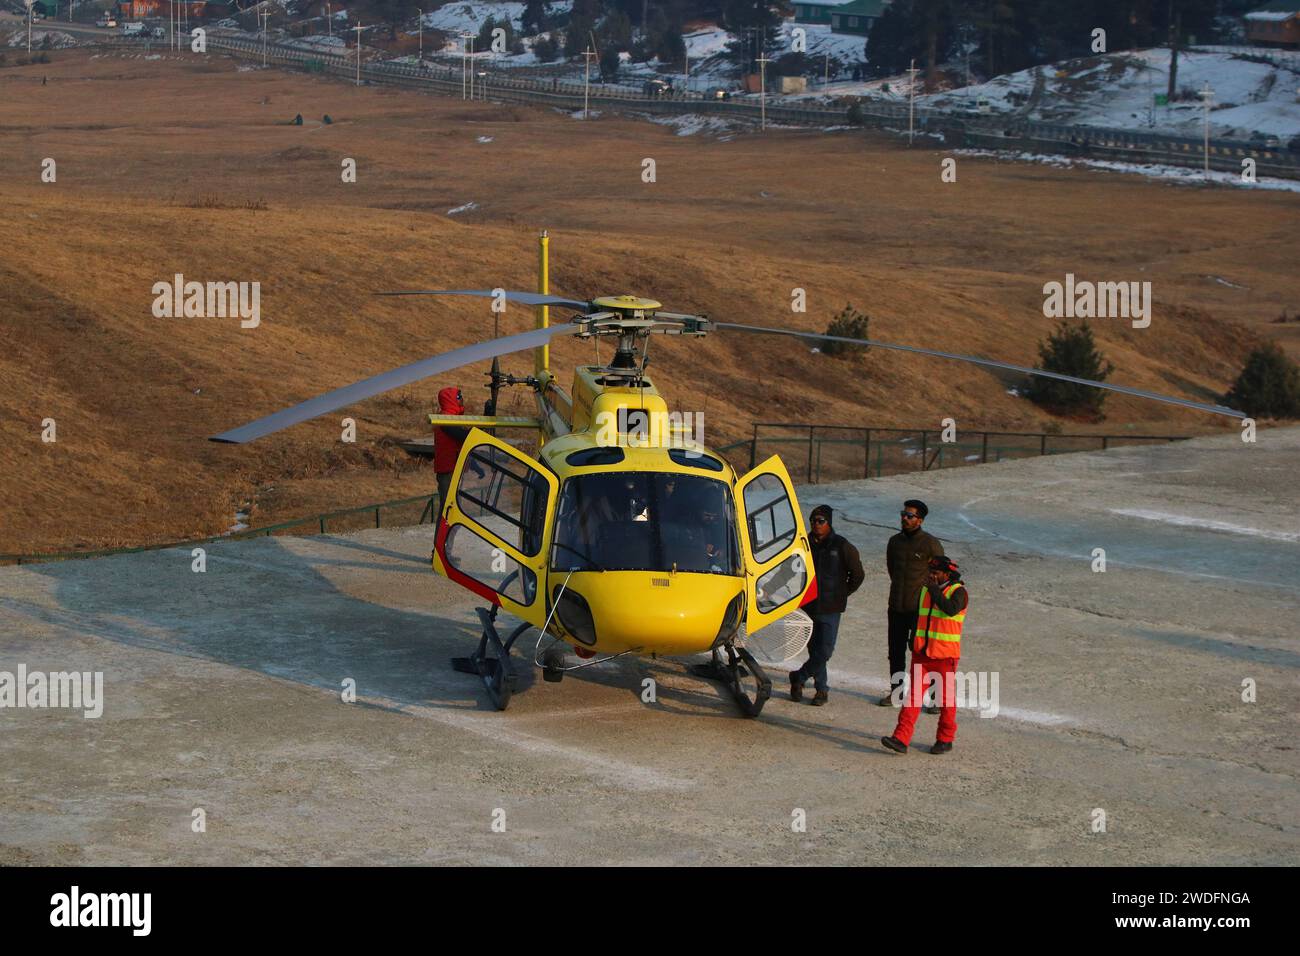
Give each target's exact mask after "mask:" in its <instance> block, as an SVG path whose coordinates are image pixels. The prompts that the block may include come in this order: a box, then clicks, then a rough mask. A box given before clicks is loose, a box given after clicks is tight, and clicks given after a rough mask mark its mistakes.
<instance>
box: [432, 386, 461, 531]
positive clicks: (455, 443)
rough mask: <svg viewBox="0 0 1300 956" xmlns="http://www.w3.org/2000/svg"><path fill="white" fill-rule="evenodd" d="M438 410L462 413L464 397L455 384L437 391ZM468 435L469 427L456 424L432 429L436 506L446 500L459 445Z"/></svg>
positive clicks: (454, 413)
mask: <svg viewBox="0 0 1300 956" xmlns="http://www.w3.org/2000/svg"><path fill="white" fill-rule="evenodd" d="M438 411H439V413H441V414H443V415H464V414H465V398H464V396H463V395H461V393H460V389H459V388H456V387H455V386H453V387H451V388H444V389H443V390H442V391H440V392H439V393H438ZM468 437H469V429H468V428H461V427H459V426H457V425H439V426H438V427H436V428H435V429H434V430H433V472H434V474H435V475H436V476H437V479H438V507H439V508H441V507H442V505H443V504H444V503H445V502H446V501H447V492H448V491H449V490H450V489H451V475H452V472H454V471H455V470H456V461H457V459H459V458H460V449H461V446H462V445H464V444H465V439H466V438H468Z"/></svg>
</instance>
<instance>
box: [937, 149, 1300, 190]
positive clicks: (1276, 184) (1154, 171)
mask: <svg viewBox="0 0 1300 956" xmlns="http://www.w3.org/2000/svg"><path fill="white" fill-rule="evenodd" d="M954 152H956V153H959V154H961V155H963V156H984V157H988V158H992V159H1011V160H1016V161H1019V162H1027V163H1042V164H1044V165H1046V166H1057V167H1060V168H1062V169H1065V168H1069V167H1071V166H1087V167H1090V168H1092V169H1105V170H1110V171H1112V172H1117V173H1130V174H1132V175H1136V176H1146V177H1148V178H1150V179H1163V180H1166V181H1168V182H1172V183H1183V184H1186V185H1193V186H1195V185H1201V184H1203V183H1204V182H1205V181H1206V179H1205V173H1204V171H1203V170H1201V169H1198V168H1194V167H1190V166H1165V165H1163V164H1161V163H1121V162H1118V161H1116V160H1111V159H1076V158H1071V157H1067V156H1056V155H1045V154H1043V153H1023V152H1015V151H1013V150H1007V151H1004V152H995V151H992V150H987V149H958V150H954ZM1209 181H1210V182H1212V183H1215V184H1217V185H1220V186H1237V187H1240V188H1242V189H1273V190H1279V191H1282V192H1293V193H1300V181H1296V180H1290V179H1265V178H1260V179H1259V180H1257V181H1256V182H1253V183H1245V182H1242V181H1241V176H1240V174H1238V173H1229V172H1220V171H1218V170H1215V169H1212V170H1210V178H1209Z"/></svg>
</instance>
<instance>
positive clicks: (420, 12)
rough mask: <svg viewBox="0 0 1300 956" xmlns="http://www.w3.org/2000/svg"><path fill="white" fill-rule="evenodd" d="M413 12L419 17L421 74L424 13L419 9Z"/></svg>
mask: <svg viewBox="0 0 1300 956" xmlns="http://www.w3.org/2000/svg"><path fill="white" fill-rule="evenodd" d="M415 12H416V13H418V14H419V15H420V72H421V73H423V72H424V11H423V10H421V9H420V8H419V7H416V8H415Z"/></svg>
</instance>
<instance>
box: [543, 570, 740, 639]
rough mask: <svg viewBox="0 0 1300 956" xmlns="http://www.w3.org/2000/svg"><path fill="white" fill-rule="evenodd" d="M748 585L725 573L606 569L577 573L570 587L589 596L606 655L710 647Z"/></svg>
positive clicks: (593, 622) (595, 624) (588, 602)
mask: <svg viewBox="0 0 1300 956" xmlns="http://www.w3.org/2000/svg"><path fill="white" fill-rule="evenodd" d="M580 578H581V579H582V580H579V579H580ZM743 587H744V581H743V579H741V578H738V577H728V576H726V575H722V574H689V573H678V574H669V573H662V574H661V573H657V572H650V571H606V572H603V573H601V572H581V573H578V574H575V575H573V578H572V580H570V582H569V587H568V589H567V590H570V591H577V592H578V593H579V594H580V595H581V596H582V598H583V600H585V602H586V605H587V608H588V609H589V610H590V614H591V620H592V625H593V628H594V630H595V637H596V647H597V648H599V650H600V652H601V653H605V654H611V653H612V654H617V653H619V652H621V651H627V650H636V649H639V650H640V651H641V652H642V653H645V654H649V653H656V654H669V655H674V654H697V653H700V652H702V651H707V650H708V649H709V648H710V647H711V646H712V645H713V642H714V640H715V639H716V638H717V636H718V631H719V629H720V628H721V626H722V621H723V618H724V617H725V616H726V614H727V610H728V605H729V604H730V603H731V602H732V601H733V600H735V598H736V596H737V595H739V594H740V593H741V591H742V590H743ZM555 590H556V591H558V588H556V589H555ZM566 605H567V602H565V604H562V605H561V608H560V610H561V612H563V611H564V610H565V608H566ZM563 623H565V627H566V629H568V630H570V631H573V630H574V629H573V628H571V627H569V623H568V622H563Z"/></svg>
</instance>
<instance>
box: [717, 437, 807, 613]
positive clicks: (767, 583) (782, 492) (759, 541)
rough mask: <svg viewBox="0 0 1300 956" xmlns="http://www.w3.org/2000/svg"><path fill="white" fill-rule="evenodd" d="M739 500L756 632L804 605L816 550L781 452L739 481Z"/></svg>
mask: <svg viewBox="0 0 1300 956" xmlns="http://www.w3.org/2000/svg"><path fill="white" fill-rule="evenodd" d="M736 503H737V505H738V506H739V510H740V513H741V514H743V515H744V516H745V520H744V521H741V522H738V523H739V525H740V537H741V548H742V550H743V552H744V555H745V589H746V596H747V598H748V601H749V612H748V616H747V617H746V620H745V630H746V631H747V632H748V633H750V634H753V633H754V632H756V631H758V630H759V629H760V628H764V627H766V626H767V625H769V624H771V623H773V622H774V621H778V620H780V619H781V618H783V617H785V616H786V615H787V614H789V613H790V612H791V611H794V610H796V609H797V608H798V607H799V606H800V605H801V604H803V603H804V596H805V595H806V594H807V593H808V591H809V589H810V588H811V587H812V586H813V584H814V581H813V572H812V552H811V550H810V549H809V547H808V533H807V531H806V530H805V529H804V523H803V517H802V515H800V514H799V501H798V499H796V498H795V495H794V485H793V484H792V483H791V481H790V473H789V472H788V471H786V470H785V465H784V464H782V463H781V459H780V458H779V457H778V456H776V455H773V456H772V457H771V458H769V459H768V460H767V461H765V462H763V463H762V464H761V465H759V466H758V467H757V468H755V469H754V470H753V471H751V472H749V474H747V475H745V476H744V477H743V478H741V479H740V481H739V482H737V483H736Z"/></svg>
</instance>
